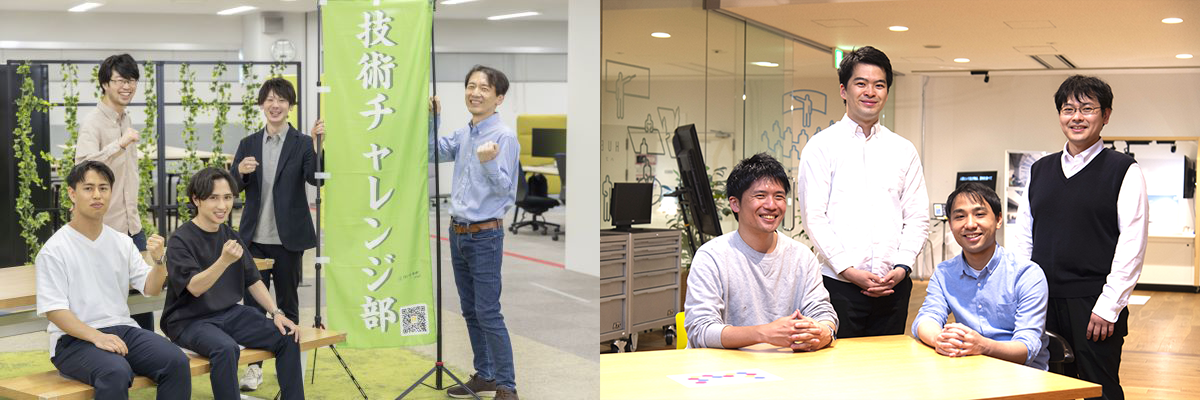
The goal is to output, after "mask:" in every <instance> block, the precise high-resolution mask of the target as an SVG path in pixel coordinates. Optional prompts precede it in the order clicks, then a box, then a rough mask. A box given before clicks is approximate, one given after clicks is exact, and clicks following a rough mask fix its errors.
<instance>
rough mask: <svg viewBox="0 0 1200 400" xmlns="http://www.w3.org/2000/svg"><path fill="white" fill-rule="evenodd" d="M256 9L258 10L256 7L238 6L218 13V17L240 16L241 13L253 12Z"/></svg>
mask: <svg viewBox="0 0 1200 400" xmlns="http://www.w3.org/2000/svg"><path fill="white" fill-rule="evenodd" d="M255 8H256V7H252V6H237V7H234V8H230V9H227V10H221V11H217V15H233V14H239V13H244V12H246V11H250V10H253V9H255Z"/></svg>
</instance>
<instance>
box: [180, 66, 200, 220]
mask: <svg viewBox="0 0 1200 400" xmlns="http://www.w3.org/2000/svg"><path fill="white" fill-rule="evenodd" d="M179 81H180V83H182V85H181V87H180V90H179V92H180V96H181V97H180V103H182V105H183V110H184V112H186V113H187V116H186V117H184V119H183V145H184V156H183V160H181V163H180V166H179V183H177V184H176V185H175V193H176V194H175V200H176V202H177V203H178V207H177V209H178V213H179V220H180V221H186V220H189V219H192V213H191V210H190V209H188V203H189V202H190V200H189V199H188V198H187V185H188V182H190V181H191V178H192V174H193V173H195V172H196V171H198V170H199V169H200V168H201V167H202V166H203V163H201V162H200V157H199V156H197V155H196V141H197V138H196V115H197V114H199V113H200V110H201V109H202V108H203V107H204V102H203V101H202V100H200V99H199V98H198V97H196V88H195V86H196V83H195V81H196V73H195V72H194V71H192V70H191V68H190V67H189V66H188V64H182V65H180V66H179Z"/></svg>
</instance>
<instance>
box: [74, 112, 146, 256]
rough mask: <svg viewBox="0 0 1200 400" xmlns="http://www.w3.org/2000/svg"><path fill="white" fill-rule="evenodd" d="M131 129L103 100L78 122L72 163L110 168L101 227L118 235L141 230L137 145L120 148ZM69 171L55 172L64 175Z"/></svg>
mask: <svg viewBox="0 0 1200 400" xmlns="http://www.w3.org/2000/svg"><path fill="white" fill-rule="evenodd" d="M130 129H133V127H132V126H131V125H130V122H129V114H128V113H118V112H117V110H115V109H113V108H112V107H111V106H109V105H108V104H106V103H104V102H103V101H101V102H99V103H96V109H95V110H92V112H90V113H88V115H87V116H86V117H84V118H83V120H82V121H80V123H79V142H78V143H76V144H75V163H76V164H79V163H81V162H84V161H100V162H102V163H104V165H107V166H108V168H110V169H112V171H113V175H114V182H113V183H112V198H111V199H110V200H109V206H108V213H107V214H104V224H105V225H108V226H111V227H112V228H113V229H116V230H117V231H118V232H121V233H124V234H126V235H132V234H135V233H138V232H141V231H142V220H141V216H140V215H139V214H138V187H139V185H140V184H141V181H140V177H139V176H138V157H137V143H132V144H130V145H129V146H128V147H126V148H121V144H120V141H121V136H122V135H124V134H125V132H127V131H129V130H130ZM67 172H70V171H59V174H61V175H62V176H66V174H67Z"/></svg>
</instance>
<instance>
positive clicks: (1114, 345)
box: [1046, 295, 1129, 400]
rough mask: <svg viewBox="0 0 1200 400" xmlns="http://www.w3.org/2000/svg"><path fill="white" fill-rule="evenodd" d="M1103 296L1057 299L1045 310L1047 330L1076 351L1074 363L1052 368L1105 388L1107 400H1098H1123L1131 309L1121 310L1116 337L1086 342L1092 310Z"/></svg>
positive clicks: (1052, 300) (1116, 326)
mask: <svg viewBox="0 0 1200 400" xmlns="http://www.w3.org/2000/svg"><path fill="white" fill-rule="evenodd" d="M1099 298H1100V296H1098V295H1097V296H1090V297H1073V298H1056V297H1051V298H1050V301H1049V304H1048V305H1047V307H1046V330H1048V331H1051V332H1054V333H1057V334H1058V335H1059V336H1062V337H1063V339H1065V340H1066V342H1067V344H1070V345H1071V349H1073V350H1075V362H1073V363H1070V364H1051V365H1050V372H1054V373H1056V374H1060V375H1066V376H1069V377H1072V378H1079V379H1083V380H1085V381H1088V382H1092V383H1095V384H1098V385H1100V386H1102V387H1103V388H1104V397H1096V398H1097V399H1099V398H1103V399H1109V400H1116V399H1124V398H1125V391H1124V390H1122V389H1121V376H1120V375H1119V374H1118V371H1119V370H1120V367H1121V346H1123V345H1124V344H1125V335H1128V334H1129V309H1128V308H1126V309H1124V310H1121V313H1120V314H1118V315H1117V323H1116V325H1115V326H1114V327H1113V334H1112V336H1109V337H1108V338H1107V339H1104V340H1102V341H1100V342H1094V341H1091V340H1088V339H1087V327H1088V322H1089V321H1090V320H1091V317H1092V307H1094V306H1095V305H1096V300H1097V299H1099Z"/></svg>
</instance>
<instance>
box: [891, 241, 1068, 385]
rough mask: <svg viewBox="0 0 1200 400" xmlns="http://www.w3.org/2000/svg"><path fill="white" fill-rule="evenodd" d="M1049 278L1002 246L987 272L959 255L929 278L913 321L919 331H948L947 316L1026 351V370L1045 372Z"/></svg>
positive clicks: (913, 330) (915, 330) (1047, 358)
mask: <svg viewBox="0 0 1200 400" xmlns="http://www.w3.org/2000/svg"><path fill="white" fill-rule="evenodd" d="M1047 291H1048V289H1047V286H1046V273H1045V272H1042V268H1041V267H1038V265H1037V264H1034V263H1033V261H1029V259H1028V258H1020V256H1018V255H1016V254H1013V253H1012V252H1010V251H1008V250H1006V249H1005V248H1004V247H1001V246H1000V245H996V251H995V252H994V253H992V259H991V260H989V261H988V263H987V266H985V267H983V270H982V271H976V270H975V269H974V268H971V266H970V265H969V264H967V262H966V260H965V259H963V257H962V255H961V254H960V255H959V256H958V257H954V258H952V259H949V260H946V261H943V262H942V263H941V264H938V266H937V269H935V270H934V271H933V276H932V277H930V278H929V286H928V288H927V289H926V292H925V302H924V303H922V304H921V310H920V311H918V312H917V316H916V318H913V324H912V334H913V336H917V326H919V325H920V324H921V322H923V321H925V320H931V321H933V322H936V323H937V324H938V327H942V326H945V325H946V318H947V316H948V314H947V312H950V313H954V320H955V322H958V323H960V324H963V325H966V326H967V327H968V328H971V329H973V330H975V332H979V334H980V335H983V336H984V337H986V338H988V339H992V340H995V341H1016V342H1021V344H1024V345H1025V349H1026V356H1025V365H1028V366H1030V367H1033V368H1037V369H1041V370H1043V371H1044V370H1046V368H1047V365H1048V364H1047V363H1048V362H1049V360H1050V351H1049V349H1048V347H1047V345H1048V344H1049V337H1048V336H1046V333H1045V326H1046V302H1047V300H1048V296H1049V295H1048V294H1047Z"/></svg>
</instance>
